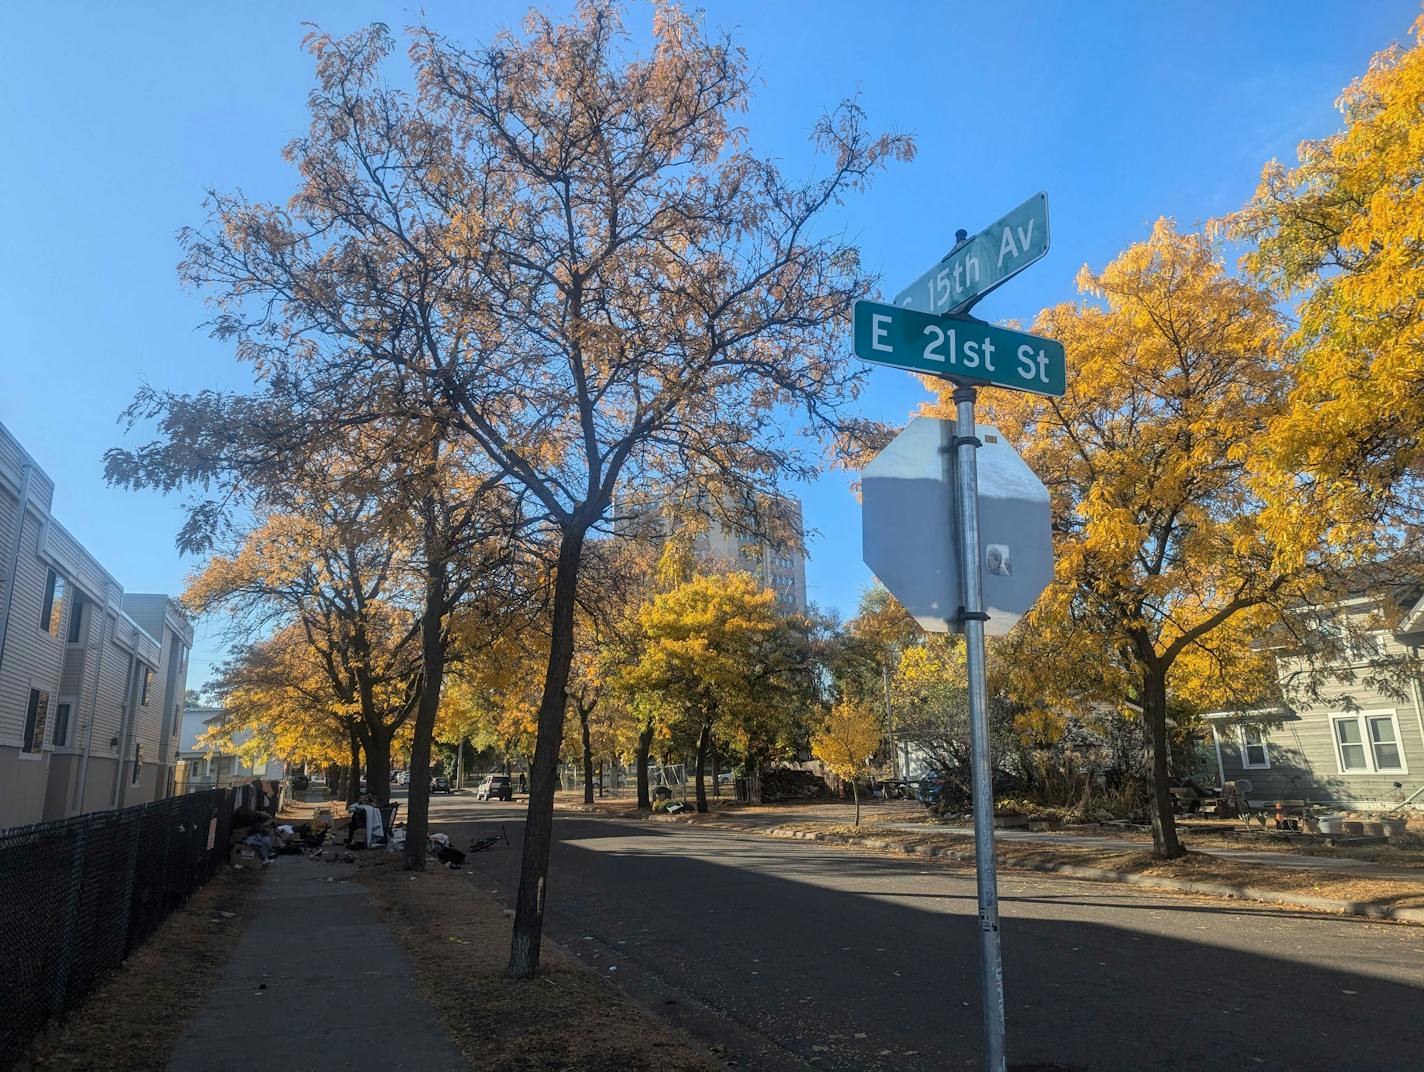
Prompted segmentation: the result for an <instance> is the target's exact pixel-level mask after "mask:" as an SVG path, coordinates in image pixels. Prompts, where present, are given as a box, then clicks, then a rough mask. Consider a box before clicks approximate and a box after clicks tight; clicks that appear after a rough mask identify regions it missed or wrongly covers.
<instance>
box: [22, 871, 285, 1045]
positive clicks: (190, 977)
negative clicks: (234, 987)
mask: <svg viewBox="0 0 1424 1072" xmlns="http://www.w3.org/2000/svg"><path fill="white" fill-rule="evenodd" d="M261 881H262V875H261V872H259V871H252V870H241V871H233V870H230V869H227V868H224V869H223V870H222V871H221V872H219V873H218V874H217V875H215V876H214V877H213V879H212V881H211V882H209V883H208V884H207V885H206V886H204V887H203V888H202V889H201V890H199V891H198V892H197V893H195V894H194V895H193V896H192V897H191V898H190V899H189V900H188V903H187V904H186V905H184V906H183V907H182V908H180V909H178V911H176V912H174V913H173V914H172V915H171V916H169V917H168V918H167V919H166V920H164V921H163V923H162V925H161V926H160V927H159V928H158V930H156V931H154V932H153V934H152V935H150V936H149V939H148V941H147V942H145V943H144V944H143V945H142V946H141V947H139V949H137V950H136V951H135V952H134V954H133V956H131V957H129V959H128V960H126V961H125V962H124V963H123V965H122V966H121V967H120V968H119V969H118V970H117V971H116V972H114V973H113V974H112V975H110V976H109V977H108V978H107V979H105V980H104V982H102V983H100V984H99V986H98V987H97V988H96V989H95V990H94V992H93V993H91V994H90V995H89V997H88V998H86V999H85V1001H84V1002H83V1004H81V1005H80V1006H79V1007H78V1008H75V1009H72V1010H71V1011H70V1012H69V1014H68V1015H67V1016H66V1017H65V1018H64V1021H63V1022H62V1023H61V1024H59V1025H57V1026H55V1027H52V1028H50V1029H49V1031H47V1032H46V1033H44V1034H43V1035H41V1036H40V1038H39V1040H38V1042H37V1043H36V1046H35V1056H34V1060H33V1066H34V1068H35V1069H37V1070H39V1069H43V1070H45V1072H97V1070H100V1069H102V1070H103V1072H149V1070H153V1072H159V1070H161V1069H164V1068H166V1067H167V1066H168V1059H169V1057H171V1056H172V1054H173V1048H174V1046H176V1045H177V1042H178V1036H179V1035H181V1034H182V1033H183V1029H184V1028H185V1027H187V1025H188V1021H189V1020H190V1019H192V1017H193V1014H194V1013H196V1012H197V1011H198V1006H199V1005H201V1004H202V1001H203V996H204V995H205V994H206V993H207V990H208V987H209V986H210V985H212V983H213V981H214V980H215V979H217V977H218V975H219V973H220V972H221V970H222V967H223V965H224V964H226V963H227V959H228V954H229V953H230V952H231V951H232V947H233V946H234V945H235V944H236V943H237V938H238V935H239V934H241V933H242V928H243V925H244V924H245V922H246V921H247V919H248V918H249V917H250V916H251V914H252V913H251V904H250V902H251V900H252V896H253V894H254V893H255V892H256V890H257V887H258V886H259V885H260V884H261ZM224 913H227V914H226V915H225V914H224Z"/></svg>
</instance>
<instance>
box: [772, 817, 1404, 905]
mask: <svg viewBox="0 0 1424 1072" xmlns="http://www.w3.org/2000/svg"><path fill="white" fill-rule="evenodd" d="M776 831H777V832H778V833H779V834H781V835H782V836H795V835H797V834H800V835H802V836H806V837H812V836H815V835H819V836H820V839H822V840H825V839H833V840H837V841H839V840H845V841H847V842H849V843H851V844H857V843H865V842H873V843H876V844H875V845H872V846H869V847H873V848H874V847H882V846H883V847H885V848H887V849H888V851H891V852H895V853H904V854H907V855H917V856H918V855H931V853H932V851H936V852H939V853H945V854H953V855H955V856H970V855H972V853H973V851H974V840H973V838H969V837H964V836H960V835H955V834H940V833H924V834H919V833H908V832H904V831H896V832H889V831H884V830H876V829H875V828H874V827H869V828H866V827H859V828H857V827H854V826H831V825H828V824H824V823H815V824H795V823H788V824H783V825H782V826H780V827H777V828H776ZM1235 847H1237V848H1239V847H1241V846H1240V845H1239V844H1237V845H1236V846H1235ZM996 849H997V853H996V855H997V858H998V859H999V860H1000V861H1001V864H1002V866H1005V867H1020V868H1027V869H1035V870H1036V869H1042V868H1045V867H1052V866H1055V865H1062V864H1073V865H1078V866H1081V867H1094V868H1100V869H1102V870H1105V871H1122V872H1126V873H1129V874H1134V875H1143V876H1146V877H1149V878H1153V877H1160V878H1169V879H1173V880H1187V881H1196V882H1216V883H1221V884H1223V885H1227V886H1250V887H1253V888H1255V889H1259V890H1273V891H1276V892H1279V893H1281V894H1282V895H1284V897H1289V896H1290V895H1291V894H1298V895H1301V896H1306V897H1326V898H1332V899H1336V900H1345V901H1357V902H1360V903H1363V904H1369V905H1374V906H1378V907H1381V908H1424V882H1412V881H1405V880H1400V879H1378V878H1368V877H1363V876H1360V875H1356V874H1351V873H1348V872H1340V871H1319V870H1304V869H1299V868H1287V867H1271V866H1268V865H1260V864H1251V863H1244V862H1241V861H1238V860H1227V859H1222V858H1221V857H1219V856H1211V855H1208V854H1205V853H1200V852H1189V853H1188V854H1187V855H1186V856H1185V857H1183V858H1181V859H1179V860H1154V859H1153V858H1152V855H1151V853H1150V852H1147V851H1141V852H1138V851H1135V850H1124V849H1108V848H1103V849H1099V848H1094V847H1092V846H1086V845H1084V846H1078V845H1052V844H1045V843H1043V842H1004V841H1000V842H998V843H997V846H996Z"/></svg>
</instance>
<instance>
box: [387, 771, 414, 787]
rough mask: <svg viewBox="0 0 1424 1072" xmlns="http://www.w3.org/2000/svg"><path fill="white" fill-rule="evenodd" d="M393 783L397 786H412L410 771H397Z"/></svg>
mask: <svg viewBox="0 0 1424 1072" xmlns="http://www.w3.org/2000/svg"><path fill="white" fill-rule="evenodd" d="M391 781H393V782H394V783H395V784H396V785H410V771H408V770H403V771H396V773H395V776H394V777H393V778H392V779H391Z"/></svg>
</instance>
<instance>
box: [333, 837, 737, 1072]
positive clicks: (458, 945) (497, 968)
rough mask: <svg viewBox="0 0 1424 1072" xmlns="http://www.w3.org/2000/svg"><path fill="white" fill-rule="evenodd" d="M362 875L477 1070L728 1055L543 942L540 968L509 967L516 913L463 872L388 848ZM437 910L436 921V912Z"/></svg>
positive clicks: (657, 1065) (631, 1064) (596, 1068)
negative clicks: (508, 971)
mask: <svg viewBox="0 0 1424 1072" xmlns="http://www.w3.org/2000/svg"><path fill="white" fill-rule="evenodd" d="M357 877H358V879H359V881H361V882H362V883H364V884H366V885H367V886H368V887H369V888H370V890H371V893H372V896H373V897H374V899H375V902H376V906H377V909H378V911H379V912H380V915H381V919H382V920H383V921H384V922H385V923H386V924H387V926H389V927H390V928H391V931H392V932H393V933H394V934H395V936H396V940H397V941H399V942H400V944H401V945H402V947H403V948H404V949H405V951H406V953H407V954H408V955H409V956H410V957H411V959H412V960H414V961H415V962H416V965H417V971H416V972H415V977H416V980H417V985H418V986H419V987H420V990H421V993H422V995H423V996H424V997H425V999H426V1000H427V1001H429V1002H430V1003H431V1004H432V1005H433V1006H435V1008H436V1010H437V1011H438V1012H439V1013H440V1016H441V1018H442V1019H443V1020H444V1021H445V1026H446V1027H447V1028H448V1029H449V1031H450V1033H451V1035H452V1036H453V1037H454V1038H455V1041H456V1042H457V1043H458V1045H459V1046H460V1048H461V1050H462V1051H464V1053H465V1056H466V1058H467V1059H468V1060H469V1062H470V1067H471V1068H472V1069H475V1070H477V1072H562V1070H569V1072H573V1070H578V1072H614V1070H618V1072H625V1070H626V1072H654V1070H657V1072H711V1070H713V1069H716V1068H719V1067H720V1066H719V1065H717V1064H715V1063H714V1062H712V1061H711V1059H710V1058H708V1057H706V1056H705V1055H704V1054H703V1053H702V1052H701V1051H700V1050H699V1049H698V1048H697V1047H696V1045H695V1044H694V1043H693V1042H692V1041H691V1040H690V1039H689V1038H688V1037H687V1036H686V1035H683V1034H681V1033H679V1032H678V1031H676V1030H674V1029H673V1028H671V1027H669V1026H668V1025H666V1024H664V1023H662V1022H660V1021H658V1020H656V1019H654V1018H653V1017H652V1016H650V1015H649V1014H648V1013H646V1012H644V1011H643V1010H642V1009H640V1008H639V1007H638V1006H636V1005H634V1004H633V1003H632V1002H631V1001H629V1000H628V999H627V998H625V997H623V996H622V995H621V994H620V993H618V992H617V991H616V990H613V989H612V988H611V987H609V986H608V985H607V984H606V983H604V982H603V981H602V980H600V979H599V978H598V977H596V976H595V975H593V974H592V973H591V972H589V971H587V970H586V969H584V968H581V967H579V966H577V965H574V964H571V963H570V962H569V960H568V959H567V958H565V957H564V956H563V955H562V954H560V953H559V951H558V950H557V949H554V948H552V947H551V946H550V945H549V943H547V942H546V943H545V946H544V953H543V967H542V969H541V970H540V973H539V976H538V978H535V979H520V980H513V979H509V978H506V977H505V975H504V968H505V962H506V959H507V957H508V954H509V935H510V920H509V918H508V917H507V916H506V915H505V914H504V911H503V909H501V908H500V907H499V906H498V905H497V904H495V903H494V902H493V901H491V900H490V899H489V897H488V896H486V895H485V894H484V893H482V892H481V891H480V890H478V889H477V888H476V887H475V886H474V885H473V884H471V883H470V882H469V881H468V880H467V879H466V878H465V877H464V876H463V875H461V874H459V873H458V872H452V871H449V870H446V869H444V868H438V867H437V868H433V869H432V870H429V871H426V872H424V873H422V874H417V875H412V874H411V873H409V872H404V871H401V870H400V868H399V864H398V862H397V861H395V860H394V859H393V858H392V857H390V856H389V855H388V854H386V853H378V854H373V855H367V856H366V857H365V858H363V860H362V865H361V870H360V872H359V874H358V876H357ZM436 921H438V922H436Z"/></svg>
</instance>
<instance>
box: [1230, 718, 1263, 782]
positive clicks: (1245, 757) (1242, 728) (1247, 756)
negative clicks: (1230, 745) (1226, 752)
mask: <svg viewBox="0 0 1424 1072" xmlns="http://www.w3.org/2000/svg"><path fill="white" fill-rule="evenodd" d="M1248 729H1253V730H1255V731H1256V733H1257V734H1259V735H1260V738H1261V756H1262V757H1263V758H1262V760H1261V762H1260V763H1252V762H1251V753H1250V752H1248V751H1247V750H1246V746H1247V741H1246V731H1247V730H1248ZM1236 740H1237V743H1238V744H1239V745H1240V746H1241V769H1242V770H1270V769H1271V745H1270V742H1269V741H1268V740H1267V738H1266V728H1265V727H1264V726H1253V725H1248V724H1247V723H1244V722H1243V723H1241V724H1240V725H1239V726H1237V727H1236Z"/></svg>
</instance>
